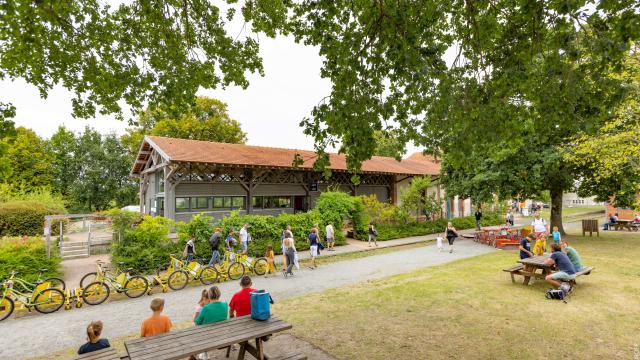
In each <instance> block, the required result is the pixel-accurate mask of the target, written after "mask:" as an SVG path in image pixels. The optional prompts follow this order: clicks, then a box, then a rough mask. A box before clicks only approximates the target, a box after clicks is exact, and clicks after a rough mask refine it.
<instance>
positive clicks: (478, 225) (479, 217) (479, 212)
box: [475, 207, 482, 230]
mask: <svg viewBox="0 0 640 360" xmlns="http://www.w3.org/2000/svg"><path fill="white" fill-rule="evenodd" d="M475 215H476V230H480V228H481V227H482V224H481V220H482V210H480V207H478V210H476V214H475Z"/></svg>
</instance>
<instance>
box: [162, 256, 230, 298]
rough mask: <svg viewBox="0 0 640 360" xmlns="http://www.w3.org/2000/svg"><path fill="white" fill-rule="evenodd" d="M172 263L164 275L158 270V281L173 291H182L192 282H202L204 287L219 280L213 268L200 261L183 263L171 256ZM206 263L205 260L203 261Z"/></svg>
mask: <svg viewBox="0 0 640 360" xmlns="http://www.w3.org/2000/svg"><path fill="white" fill-rule="evenodd" d="M170 259H171V261H170V262H169V266H168V267H167V269H166V271H165V272H164V273H163V271H162V270H161V269H158V272H157V277H156V281H157V282H159V283H160V284H164V283H167V285H169V287H170V288H171V290H182V289H184V288H185V286H187V284H188V283H189V281H190V280H200V282H201V283H203V284H204V285H210V284H213V282H214V281H216V279H217V278H218V273H217V271H216V269H215V268H214V267H213V266H209V265H203V264H201V263H200V262H198V261H195V260H193V261H189V262H186V261H182V260H180V259H178V258H176V257H175V255H173V254H171V255H170ZM202 261H203V262H204V259H203V260H202Z"/></svg>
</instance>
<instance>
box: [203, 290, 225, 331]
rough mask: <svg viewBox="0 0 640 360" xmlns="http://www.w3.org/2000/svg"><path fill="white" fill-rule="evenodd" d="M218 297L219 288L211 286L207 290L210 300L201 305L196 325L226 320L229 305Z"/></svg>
mask: <svg viewBox="0 0 640 360" xmlns="http://www.w3.org/2000/svg"><path fill="white" fill-rule="evenodd" d="M205 291H207V290H205ZM220 297H221V293H220V289H218V287H217V286H212V287H211V288H210V289H209V290H208V298H209V299H210V301H209V303H208V304H206V305H205V306H203V307H202V310H201V311H200V314H199V315H198V317H197V318H196V321H195V322H196V325H204V324H213V323H216V322H219V321H223V320H227V314H228V313H229V305H227V303H226V302H224V301H220Z"/></svg>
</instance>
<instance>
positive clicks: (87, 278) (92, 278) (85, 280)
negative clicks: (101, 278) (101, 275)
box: [80, 272, 98, 288]
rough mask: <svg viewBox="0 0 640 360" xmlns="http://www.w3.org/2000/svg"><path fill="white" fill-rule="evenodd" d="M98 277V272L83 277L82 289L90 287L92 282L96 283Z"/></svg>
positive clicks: (81, 280) (81, 281)
mask: <svg viewBox="0 0 640 360" xmlns="http://www.w3.org/2000/svg"><path fill="white" fill-rule="evenodd" d="M97 277H98V273H96V272H90V273H88V274H85V275H84V276H83V277H82V279H80V287H81V288H84V287H85V286H86V285H89V284H91V283H92V282H95V281H96V278H97Z"/></svg>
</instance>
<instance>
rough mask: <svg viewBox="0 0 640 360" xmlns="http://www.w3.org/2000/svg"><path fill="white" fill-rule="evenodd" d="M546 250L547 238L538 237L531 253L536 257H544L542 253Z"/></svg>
mask: <svg viewBox="0 0 640 360" xmlns="http://www.w3.org/2000/svg"><path fill="white" fill-rule="evenodd" d="M546 250H547V238H546V237H544V236H539V237H537V238H536V244H535V245H534V246H533V253H534V254H535V255H536V256H540V255H544V252H545V251H546Z"/></svg>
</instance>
